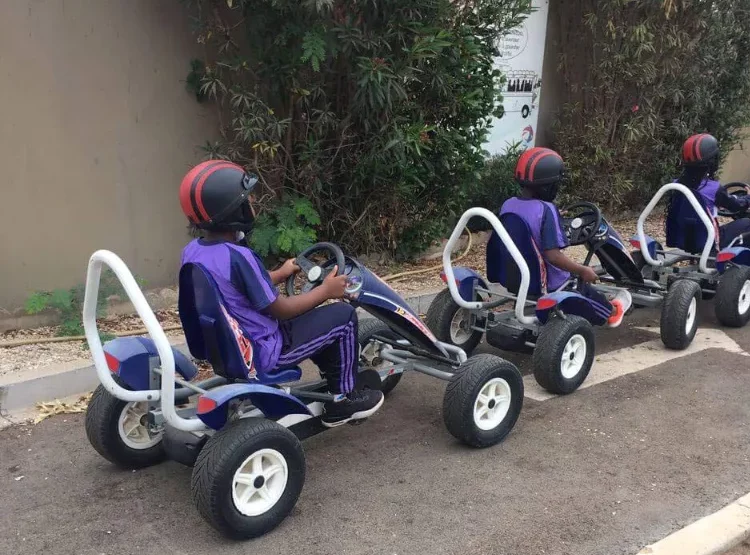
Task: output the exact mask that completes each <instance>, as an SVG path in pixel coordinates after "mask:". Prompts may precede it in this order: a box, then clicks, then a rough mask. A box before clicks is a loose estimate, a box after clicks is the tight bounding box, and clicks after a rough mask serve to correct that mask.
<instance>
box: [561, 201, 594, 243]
mask: <svg viewBox="0 0 750 555" xmlns="http://www.w3.org/2000/svg"><path fill="white" fill-rule="evenodd" d="M562 213H563V214H564V216H563V221H562V223H563V228H564V229H565V234H566V235H567V236H568V242H569V243H570V244H571V245H583V244H584V243H586V242H587V241H588V240H589V239H591V238H592V237H594V236H595V235H596V233H597V232H598V231H599V228H600V227H601V225H602V212H601V210H599V207H598V206H597V205H596V204H592V203H590V202H576V203H575V204H571V205H570V206H566V207H565V208H563V209H562Z"/></svg>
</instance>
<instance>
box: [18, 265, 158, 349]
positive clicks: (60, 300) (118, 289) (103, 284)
mask: <svg viewBox="0 0 750 555" xmlns="http://www.w3.org/2000/svg"><path fill="white" fill-rule="evenodd" d="M135 279H136V282H137V283H138V285H140V286H141V287H143V285H144V284H145V281H144V280H143V279H141V278H139V277H138V276H136V278H135ZM85 293H86V286H85V285H84V284H79V285H76V286H75V287H72V288H70V289H55V290H53V291H36V292H34V293H32V294H31V295H30V296H29V297H28V298H27V299H26V304H25V306H24V308H25V310H26V313H27V314H38V313H40V312H42V311H44V310H49V309H52V310H55V311H57V312H58V314H59V315H60V327H59V328H58V330H57V335H59V336H69V335H83V331H84V330H83V322H82V315H83V300H84V295H85ZM124 294H125V291H124V290H123V288H122V284H121V283H120V280H119V279H117V276H116V275H115V274H114V272H112V271H111V270H108V269H105V270H103V271H102V274H101V279H100V281H99V297H98V299H97V303H96V315H97V317H100V316H103V315H104V313H105V311H106V308H107V298H108V297H111V296H112V295H124ZM108 338H111V336H103V339H108Z"/></svg>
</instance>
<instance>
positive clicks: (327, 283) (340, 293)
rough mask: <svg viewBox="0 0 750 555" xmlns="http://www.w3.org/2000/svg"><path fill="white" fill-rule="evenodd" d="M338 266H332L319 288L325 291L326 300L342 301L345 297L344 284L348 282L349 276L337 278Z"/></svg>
mask: <svg viewBox="0 0 750 555" xmlns="http://www.w3.org/2000/svg"><path fill="white" fill-rule="evenodd" d="M338 270H339V267H338V265H336V266H334V267H333V269H332V270H331V273H329V274H328V275H327V276H326V277H325V279H324V280H323V283H322V284H321V287H322V288H324V289H325V294H326V298H328V299H343V298H344V297H345V296H346V284H347V281H348V280H349V276H347V275H340V276H337V275H336V272H338Z"/></svg>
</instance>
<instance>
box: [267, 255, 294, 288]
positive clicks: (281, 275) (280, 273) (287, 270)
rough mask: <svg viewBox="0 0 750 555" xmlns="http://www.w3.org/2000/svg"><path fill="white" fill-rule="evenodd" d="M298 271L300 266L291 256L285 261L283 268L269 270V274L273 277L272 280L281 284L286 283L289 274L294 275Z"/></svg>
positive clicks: (275, 283) (276, 283)
mask: <svg viewBox="0 0 750 555" xmlns="http://www.w3.org/2000/svg"><path fill="white" fill-rule="evenodd" d="M297 272H299V266H297V263H296V262H295V261H294V258H290V259H289V260H287V261H286V262H284V265H283V266H282V267H281V268H278V269H277V270H271V271H270V272H268V275H269V276H270V277H271V282H272V283H273V284H274V285H279V284H280V283H284V282H285V281H286V280H287V278H288V277H289V276H292V275H294V274H296V273H297Z"/></svg>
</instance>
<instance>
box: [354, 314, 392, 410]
mask: <svg viewBox="0 0 750 555" xmlns="http://www.w3.org/2000/svg"><path fill="white" fill-rule="evenodd" d="M375 335H381V336H383V337H385V338H386V339H394V340H396V339H399V336H398V335H397V334H395V333H394V332H393V331H392V330H391V328H389V327H388V326H387V325H386V324H385V323H383V322H381V321H380V320H377V319H375V318H369V319H367V320H362V321H361V322H360V323H359V334H358V337H357V339H358V342H359V360H360V364H361V365H362V367H363V369H365V370H375V371H376V372H377V371H380V370H382V369H383V367H384V366H389V365H391V366H392V365H393V363H391V362H388V361H387V360H384V359H383V358H381V357H380V349H381V348H382V344H380V343H378V342H376V341H372V338H373V336H375ZM401 376H403V373H398V374H393V375H391V376H388V377H386V378H385V379H384V380H382V381H381V382H380V391H382V392H383V395H388V394H389V393H390V392H391V391H393V388H395V387H396V386H397V385H398V382H400V381H401Z"/></svg>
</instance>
